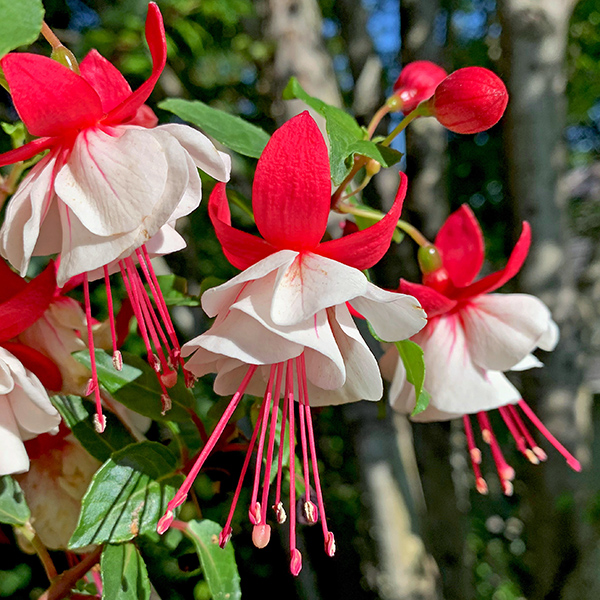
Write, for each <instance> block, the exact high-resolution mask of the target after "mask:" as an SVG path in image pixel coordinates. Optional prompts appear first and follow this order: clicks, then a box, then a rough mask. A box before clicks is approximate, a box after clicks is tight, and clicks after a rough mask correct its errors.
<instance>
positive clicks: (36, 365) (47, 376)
mask: <svg viewBox="0 0 600 600" xmlns="http://www.w3.org/2000/svg"><path fill="white" fill-rule="evenodd" d="M2 347H3V348H5V349H6V350H8V351H9V352H10V353H11V354H12V355H14V356H15V357H16V358H18V359H19V360H20V361H21V363H22V364H23V366H24V367H25V368H26V369H29V370H30V371H31V372H32V373H33V374H34V375H35V376H36V377H37V378H38V379H39V380H40V381H41V382H42V385H43V386H44V387H45V388H46V389H47V390H51V391H53V392H60V390H61V389H62V375H61V374H60V370H59V369H58V367H57V366H56V365H55V364H54V363H53V362H52V361H51V360H50V359H49V358H48V357H47V356H44V355H43V354H42V353H41V352H38V351H37V350H34V349H33V348H31V347H29V346H26V345H25V344H21V343H19V342H2Z"/></svg>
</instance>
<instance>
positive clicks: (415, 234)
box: [396, 219, 431, 246]
mask: <svg viewBox="0 0 600 600" xmlns="http://www.w3.org/2000/svg"><path fill="white" fill-rule="evenodd" d="M396 227H397V228H398V229H400V230H402V231H404V233H406V234H407V235H408V236H410V237H411V238H412V239H413V240H414V241H415V242H416V243H417V244H419V246H431V242H430V241H429V240H428V239H427V238H426V237H425V236H424V235H423V234H422V233H421V232H420V231H419V230H418V229H417V228H416V227H415V226H414V225H411V224H410V223H407V222H406V221H403V220H402V219H399V220H398V223H397V224H396Z"/></svg>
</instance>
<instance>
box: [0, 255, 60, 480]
mask: <svg viewBox="0 0 600 600" xmlns="http://www.w3.org/2000/svg"><path fill="white" fill-rule="evenodd" d="M0 281H2V286H1V287H0V475H7V474H10V473H22V472H24V471H27V469H28V468H29V458H28V456H27V452H26V450H25V446H24V445H23V442H24V441H25V440H30V439H32V438H34V437H35V436H37V435H39V434H40V433H45V432H52V433H56V432H57V431H58V425H59V423H60V416H59V414H58V412H57V411H56V409H55V408H54V407H53V406H52V404H51V403H50V399H49V398H48V393H47V392H46V389H45V388H47V389H50V390H53V391H59V390H60V389H61V387H62V378H61V374H60V371H59V370H58V368H57V367H56V365H55V364H54V363H53V362H52V361H51V360H50V359H49V358H47V357H46V356H44V355H43V354H42V353H41V352H39V351H38V350H36V349H35V348H32V347H30V346H27V345H25V344H23V343H22V342H19V341H17V340H16V338H17V336H19V335H20V334H22V333H23V332H24V331H26V330H27V328H29V327H31V326H32V325H34V324H35V322H36V321H38V319H40V318H41V317H42V316H43V314H44V312H45V311H46V310H47V309H48V307H49V306H50V304H51V302H52V300H53V297H54V292H55V290H56V279H55V266H54V264H52V263H51V264H50V265H49V266H48V267H47V268H46V270H45V271H44V272H43V273H41V274H40V275H38V277H36V278H35V279H33V280H31V281H30V282H29V283H28V282H26V281H25V280H24V279H21V277H19V276H18V275H16V274H15V273H13V272H12V271H11V270H10V268H9V267H8V265H7V264H6V263H5V262H4V261H2V260H0Z"/></svg>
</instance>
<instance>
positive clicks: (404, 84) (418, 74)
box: [394, 60, 448, 115]
mask: <svg viewBox="0 0 600 600" xmlns="http://www.w3.org/2000/svg"><path fill="white" fill-rule="evenodd" d="M447 75H448V73H446V71H445V70H444V69H443V68H442V67H440V66H439V65H436V64H435V63H432V62H430V61H428V60H415V61H414V62H411V63H408V64H407V65H406V66H405V67H403V68H402V71H400V75H399V76H398V79H396V83H394V93H395V95H396V96H398V97H399V98H400V100H401V101H402V112H403V113H404V114H406V115H407V114H408V113H411V112H412V111H413V110H415V108H417V105H418V104H419V103H420V102H423V100H429V98H431V96H433V93H434V92H435V88H436V87H437V86H438V84H439V83H440V82H441V81H443V80H444V79H445V78H446V77H447Z"/></svg>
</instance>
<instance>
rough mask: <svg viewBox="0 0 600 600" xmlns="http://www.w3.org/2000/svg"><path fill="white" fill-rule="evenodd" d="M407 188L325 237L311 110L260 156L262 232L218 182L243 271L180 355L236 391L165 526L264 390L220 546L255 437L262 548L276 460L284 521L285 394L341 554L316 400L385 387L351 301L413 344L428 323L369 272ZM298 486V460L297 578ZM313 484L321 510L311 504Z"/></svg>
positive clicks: (214, 211) (215, 297)
mask: <svg viewBox="0 0 600 600" xmlns="http://www.w3.org/2000/svg"><path fill="white" fill-rule="evenodd" d="M405 193H406V177H405V176H404V175H401V184H400V188H399V190H398V194H397V196H396V200H395V202H394V205H393V206H392V208H391V210H390V212H389V213H388V214H387V215H386V216H385V217H384V218H383V219H382V220H381V221H379V222H378V223H376V224H375V225H373V226H371V227H369V228H368V229H365V230H364V231H359V232H356V233H353V234H351V235H348V236H346V237H343V238H341V239H337V240H333V241H327V242H323V243H322V242H321V239H322V237H323V235H324V234H325V229H326V226H327V219H328V216H329V207H330V202H331V182H330V174H329V160H328V155H327V147H326V145H325V141H324V140H323V137H322V135H321V133H320V132H319V129H318V128H317V126H316V124H315V122H314V121H313V119H312V118H311V117H310V116H309V114H308V113H306V112H305V113H302V114H301V115H298V116H297V117H295V118H293V119H291V120H290V121H288V122H287V123H286V124H285V125H283V126H282V127H281V128H279V129H278V130H277V131H276V132H275V133H274V134H273V137H272V138H271V140H270V141H269V143H268V144H267V146H266V148H265V150H264V152H263V154H262V156H261V157H260V159H259V161H258V165H257V169H256V175H255V178H254V184H253V191H252V204H253V209H254V216H255V219H256V225H257V227H258V230H259V232H260V233H261V235H262V236H263V238H262V239H261V238H259V237H256V236H253V235H251V234H249V233H245V232H243V231H240V230H238V229H235V228H233V227H232V226H231V224H230V223H231V219H230V213H229V207H228V203H227V197H226V195H225V186H224V185H223V184H217V186H216V187H215V189H214V191H213V193H212V195H211V197H210V201H209V214H210V217H211V219H212V222H213V225H214V227H215V230H216V233H217V237H218V238H219V241H220V242H221V245H222V247H223V251H224V253H225V255H226V256H227V258H228V259H229V261H230V262H231V263H232V264H233V265H234V266H236V267H238V268H239V269H244V271H243V272H242V273H240V274H239V275H237V276H236V277H234V278H233V279H232V280H230V281H228V282H227V283H224V284H223V285H221V286H219V287H217V288H213V289H210V290H208V291H206V292H205V293H204V295H203V296H202V306H203V308H204V310H205V311H206V313H207V314H208V315H209V316H210V317H216V320H215V322H214V324H213V325H212V327H211V328H210V329H209V330H208V331H207V332H206V333H204V334H202V335H200V336H198V337H197V338H195V339H193V340H191V341H190V342H188V343H187V344H185V346H184V347H183V348H182V353H183V355H191V357H190V359H189V360H188V362H187V363H186V368H187V369H189V370H190V371H191V372H192V373H194V375H196V376H202V375H204V374H206V373H216V374H217V377H216V380H215V384H214V387H215V391H216V392H217V393H218V394H221V395H229V394H234V395H233V398H232V400H231V402H230V404H229V406H228V408H227V409H226V411H225V413H224V414H223V416H222V418H221V420H220V421H219V423H218V424H217V426H216V427H215V430H214V431H213V433H212V435H211V436H210V439H209V440H208V442H207V443H206V445H205V447H204V448H203V450H202V452H201V453H200V456H199V457H198V459H197V461H196V464H195V465H194V467H193V468H192V470H191V471H190V473H189V475H188V477H187V478H186V481H185V483H184V484H183V486H182V487H181V488H180V490H179V491H178V492H177V494H176V496H175V498H174V499H173V500H172V501H171V502H170V503H169V505H168V508H167V511H166V514H165V516H164V517H163V518H162V519H161V520H160V521H159V524H158V531H159V532H160V533H163V532H164V531H165V530H166V529H167V528H168V527H169V525H170V524H171V522H172V520H173V511H174V510H175V508H176V507H177V506H179V505H181V504H182V503H183V502H184V501H185V499H186V496H187V493H188V491H189V489H190V487H191V485H192V483H193V481H194V479H195V477H196V475H197V474H198V472H199V471H200V469H201V467H202V465H203V464H204V461H205V460H206V458H207V456H208V455H209V453H210V452H211V450H212V449H213V448H214V446H215V444H216V442H217V440H218V439H219V436H220V435H221V434H222V432H223V430H224V428H225V426H226V424H227V422H228V420H229V419H230V418H231V415H232V414H233V412H234V411H235V409H236V407H237V405H238V403H239V402H240V400H241V398H242V396H243V394H244V393H246V392H247V393H250V394H253V395H262V396H263V402H262V407H261V410H260V414H259V418H258V421H257V423H256V426H255V429H254V433H253V435H252V438H251V440H250V445H249V448H248V453H247V456H246V460H245V462H244V466H243V468H242V473H241V475H240V479H239V483H238V486H237V489H236V491H235V495H234V501H233V504H232V507H231V511H230V513H229V517H228V519H227V522H226V524H225V527H224V529H223V531H222V533H221V538H220V543H221V545H222V546H223V545H224V544H225V543H226V542H227V540H228V539H229V537H230V536H231V520H232V516H233V511H234V509H235V503H236V501H237V499H238V496H239V493H240V490H241V486H242V483H243V479H244V476H245V473H246V471H247V469H248V465H249V462H250V458H251V455H252V452H253V449H254V446H255V444H256V441H257V439H258V458H257V462H256V469H255V474H254V486H253V491H252V500H251V505H250V510H249V515H250V520H251V522H252V523H253V525H254V530H253V540H254V543H255V544H256V545H257V546H258V547H264V546H265V545H266V544H267V543H268V541H269V537H270V526H269V525H268V524H267V504H268V501H269V483H270V478H269V476H270V472H271V467H272V463H273V461H274V460H277V461H278V475H277V482H276V490H275V501H274V504H273V508H274V510H275V514H276V517H277V520H278V522H279V523H283V522H284V521H285V520H286V518H287V515H286V511H285V509H284V508H283V503H282V501H281V482H282V455H283V446H284V438H283V434H282V435H281V436H280V437H279V454H278V456H277V458H275V457H274V453H275V438H276V435H275V429H276V425H277V420H278V418H279V406H280V400H281V397H283V400H281V405H282V425H281V432H284V431H285V429H286V423H287V424H288V426H289V429H290V430H291V431H292V434H291V435H290V439H289V444H290V455H291V456H293V455H294V449H295V422H296V421H295V413H296V409H295V400H297V401H298V421H297V422H298V424H299V429H300V442H301V448H302V458H303V475H304V482H305V488H306V490H307V492H306V496H305V497H303V507H304V508H303V510H304V516H305V518H306V519H307V520H308V521H309V522H313V523H315V522H317V520H319V519H320V520H321V526H322V528H323V535H324V538H325V550H326V552H327V553H328V554H329V555H330V556H331V555H333V553H334V550H335V542H334V537H333V534H332V533H331V532H330V531H329V530H328V528H327V520H326V516H325V507H324V503H323V496H322V491H321V485H320V481H319V474H318V470H317V457H316V446H315V440H314V432H313V424H312V415H311V407H313V406H319V405H325V404H339V403H343V402H353V401H357V400H361V399H368V400H378V399H379V398H380V397H381V395H382V393H383V388H382V382H381V376H380V373H379V369H378V366H377V362H376V360H375V358H374V357H373V355H372V354H371V352H370V350H369V349H368V347H367V346H366V344H365V343H364V341H363V339H362V337H361V335H360V333H359V332H358V330H357V329H356V327H355V325H354V322H353V320H352V318H351V316H350V312H349V309H348V307H347V305H346V303H348V304H349V305H350V306H352V307H353V308H354V309H356V310H358V311H360V312H361V313H362V314H364V315H365V317H366V318H367V319H369V321H370V322H371V325H372V326H373V328H374V329H375V331H376V332H377V333H378V335H380V336H383V337H384V338H386V339H393V340H399V339H404V338H406V337H408V336H410V335H413V334H414V333H416V332H417V331H418V330H419V329H421V328H422V327H423V326H424V324H425V321H424V313H423V311H422V310H421V308H420V307H419V304H418V302H416V301H415V299H414V298H412V297H410V296H406V295H404V294H397V293H393V292H386V291H384V290H381V289H380V288H378V287H376V286H374V285H373V284H371V283H370V282H369V281H368V280H367V278H366V277H365V275H364V274H363V273H361V270H364V269H368V268H370V267H371V266H373V265H374V264H375V263H376V262H377V261H379V260H380V258H381V257H382V256H383V255H384V253H385V252H386V251H387V249H388V248H389V245H390V242H391V237H392V234H393V231H394V229H395V226H396V223H397V221H398V217H399V216H400V211H401V208H402V202H403V200H404V196H405ZM267 431H268V436H267ZM265 452H266V466H265V470H264V471H263V478H264V479H263V484H262V485H263V487H262V495H261V498H260V500H259V496H258V493H259V487H260V479H261V467H262V463H263V455H264V453H265ZM309 455H310V460H309ZM311 465H312V482H313V483H312V484H311V479H310V466H311ZM295 482H296V475H295V473H294V461H293V460H290V489H289V495H290V499H289V512H290V553H291V571H292V573H293V574H295V575H297V574H298V572H299V571H300V568H301V564H302V558H301V555H300V552H299V551H298V549H297V548H296V533H295V532H296V519H297V517H296V490H295ZM313 484H314V485H313ZM311 486H312V489H314V490H315V492H314V493H315V495H316V502H317V505H315V504H314V502H313V501H312V500H311V491H310V490H311Z"/></svg>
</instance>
